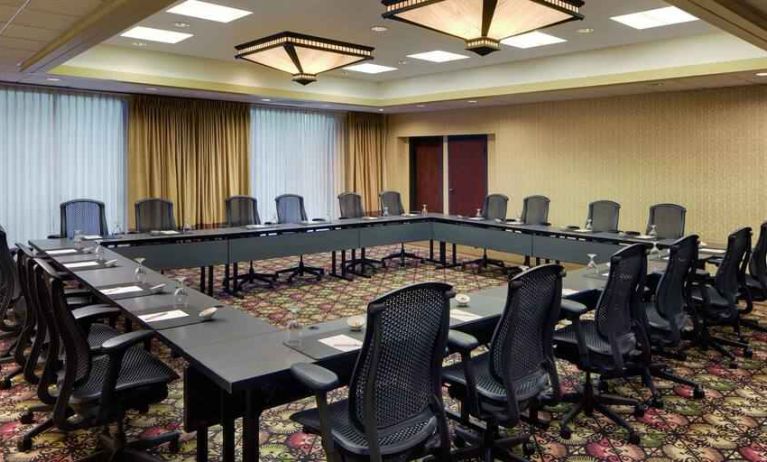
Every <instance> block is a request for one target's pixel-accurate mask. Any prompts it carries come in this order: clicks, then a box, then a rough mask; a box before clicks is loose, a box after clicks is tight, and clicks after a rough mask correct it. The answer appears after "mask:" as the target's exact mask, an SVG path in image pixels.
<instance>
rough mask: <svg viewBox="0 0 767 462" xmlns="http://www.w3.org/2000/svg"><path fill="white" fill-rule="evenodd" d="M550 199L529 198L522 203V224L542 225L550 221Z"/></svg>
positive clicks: (543, 197)
mask: <svg viewBox="0 0 767 462" xmlns="http://www.w3.org/2000/svg"><path fill="white" fill-rule="evenodd" d="M549 202H550V201H549V198H548V197H546V196H528V197H525V200H524V201H523V202H522V223H524V224H526V225H542V224H545V223H548V221H549Z"/></svg>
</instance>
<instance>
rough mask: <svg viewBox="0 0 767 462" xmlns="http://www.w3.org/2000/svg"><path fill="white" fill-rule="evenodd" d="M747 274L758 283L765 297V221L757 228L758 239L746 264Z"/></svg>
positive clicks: (766, 235) (766, 268)
mask: <svg viewBox="0 0 767 462" xmlns="http://www.w3.org/2000/svg"><path fill="white" fill-rule="evenodd" d="M748 272H749V274H750V275H751V277H753V278H754V279H756V280H757V281H758V282H759V285H760V286H761V287H762V291H763V292H764V293H765V294H766V295H767V221H765V222H764V223H762V226H760V227H759V239H758V240H757V241H756V246H754V252H753V253H752V254H751V260H749V262H748Z"/></svg>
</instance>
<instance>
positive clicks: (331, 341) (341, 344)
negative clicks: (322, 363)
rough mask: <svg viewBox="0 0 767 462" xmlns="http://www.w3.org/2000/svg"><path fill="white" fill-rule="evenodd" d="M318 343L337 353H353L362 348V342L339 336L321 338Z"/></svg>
mask: <svg viewBox="0 0 767 462" xmlns="http://www.w3.org/2000/svg"><path fill="white" fill-rule="evenodd" d="M320 343H324V344H325V345H327V346H329V347H331V348H335V349H336V350H338V351H343V352H347V351H354V350H359V349H360V348H362V341H361V340H357V339H356V338H353V337H349V336H348V335H344V334H340V335H334V336H332V337H326V338H321V339H320Z"/></svg>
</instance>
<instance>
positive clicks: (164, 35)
mask: <svg viewBox="0 0 767 462" xmlns="http://www.w3.org/2000/svg"><path fill="white" fill-rule="evenodd" d="M120 36H121V37H129V38H135V39H141V40H149V41H150V42H162V43H178V42H181V41H183V40H186V39H188V38H189V37H192V34H187V33H185V32H176V31H172V30H163V29H155V28H153V27H144V26H136V27H134V28H133V29H131V30H129V31H126V32H123V33H122V34H120Z"/></svg>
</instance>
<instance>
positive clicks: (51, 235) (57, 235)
mask: <svg viewBox="0 0 767 462" xmlns="http://www.w3.org/2000/svg"><path fill="white" fill-rule="evenodd" d="M62 237H63V236H62V235H61V234H49V235H48V237H47V239H61V238H62Z"/></svg>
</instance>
